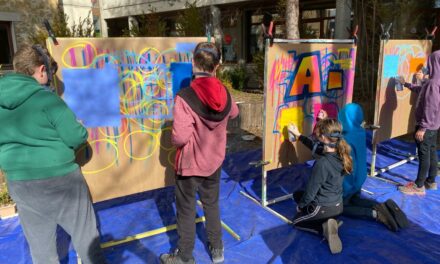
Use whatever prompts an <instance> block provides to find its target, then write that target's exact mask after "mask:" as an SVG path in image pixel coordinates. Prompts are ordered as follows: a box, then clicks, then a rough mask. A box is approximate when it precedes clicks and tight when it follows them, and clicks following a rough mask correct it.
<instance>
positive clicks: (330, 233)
mask: <svg viewBox="0 0 440 264" xmlns="http://www.w3.org/2000/svg"><path fill="white" fill-rule="evenodd" d="M338 228H339V226H338V222H336V220H335V219H333V218H330V219H328V220H327V221H326V222H324V223H323V224H322V231H323V233H324V237H325V239H327V242H328V247H329V248H330V252H332V254H337V253H341V251H342V242H341V239H340V238H339V235H338Z"/></svg>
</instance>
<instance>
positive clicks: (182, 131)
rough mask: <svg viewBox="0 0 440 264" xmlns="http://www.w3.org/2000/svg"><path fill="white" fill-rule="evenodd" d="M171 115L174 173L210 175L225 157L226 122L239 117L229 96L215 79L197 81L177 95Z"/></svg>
mask: <svg viewBox="0 0 440 264" xmlns="http://www.w3.org/2000/svg"><path fill="white" fill-rule="evenodd" d="M173 115H174V122H173V131H172V135H171V140H172V143H173V145H174V146H176V147H177V153H176V166H175V168H176V173H177V174H178V175H182V176H210V175H212V174H213V173H214V172H215V171H216V170H217V169H218V168H219V167H220V166H221V164H222V163H223V160H224V158H225V152H226V127H227V124H228V120H229V119H231V118H235V117H237V115H238V107H237V105H236V103H235V102H234V100H233V99H232V97H231V95H230V94H229V92H228V91H227V89H226V88H225V87H224V85H223V84H222V83H221V82H220V81H219V80H218V79H217V78H215V77H200V78H197V79H195V80H194V81H193V82H192V83H191V87H187V88H184V89H182V90H181V91H180V92H179V93H178V94H177V96H176V99H175V104H174V110H173Z"/></svg>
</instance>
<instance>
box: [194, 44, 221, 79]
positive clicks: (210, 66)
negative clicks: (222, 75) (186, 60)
mask: <svg viewBox="0 0 440 264" xmlns="http://www.w3.org/2000/svg"><path fill="white" fill-rule="evenodd" d="M220 57H221V54H220V50H219V48H218V47H217V46H216V45H215V44H214V43H212V42H200V43H199V44H198V45H197V46H196V48H195V49H194V64H195V66H197V68H199V69H201V70H203V71H206V72H212V71H214V69H215V67H216V66H217V65H218V64H219V63H220Z"/></svg>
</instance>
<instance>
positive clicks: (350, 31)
mask: <svg viewBox="0 0 440 264" xmlns="http://www.w3.org/2000/svg"><path fill="white" fill-rule="evenodd" d="M346 29H347V32H348V34H350V36H351V38H352V39H353V42H354V45H355V46H357V43H358V40H359V38H358V36H357V33H358V30H359V26H358V25H356V26H355V27H354V29H350V28H348V27H347V28H346Z"/></svg>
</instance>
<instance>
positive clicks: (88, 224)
mask: <svg viewBox="0 0 440 264" xmlns="http://www.w3.org/2000/svg"><path fill="white" fill-rule="evenodd" d="M13 63H14V70H15V73H12V74H9V75H6V76H4V77H2V78H0V123H1V124H7V125H2V126H0V169H1V170H2V171H3V172H4V173H5V175H6V179H7V183H8V190H9V192H10V196H11V197H12V199H13V200H14V201H15V203H16V204H17V208H18V214H19V218H20V223H21V225H22V227H23V232H24V234H25V237H26V240H27V241H28V244H29V248H30V251H31V256H32V260H33V263H34V264H39V263H59V258H58V254H57V245H56V230H57V225H60V226H61V227H62V228H63V229H64V230H65V231H66V232H67V233H69V235H70V236H71V237H72V242H73V245H74V247H75V249H76V251H77V253H78V255H79V256H80V257H81V259H82V261H83V263H105V259H104V257H103V255H102V252H101V249H100V243H99V242H100V241H99V233H98V229H97V228H96V218H95V213H94V211H93V206H92V203H91V199H90V194H89V189H88V187H87V184H86V182H85V180H84V177H83V175H82V173H81V170H80V168H79V166H78V164H76V163H75V149H77V148H78V147H79V146H80V145H82V144H83V143H84V142H86V140H87V137H88V134H87V130H86V129H85V128H84V127H83V126H82V125H81V124H80V123H78V122H77V120H76V117H75V115H74V113H73V112H72V111H71V110H70V109H69V108H68V107H67V105H66V104H65V103H64V101H63V100H62V99H61V98H59V97H58V96H57V95H56V94H54V93H52V92H50V91H48V90H46V89H45V88H44V86H43V85H46V84H48V82H49V80H50V79H51V77H52V75H53V74H54V73H55V71H56V63H55V62H54V60H53V59H52V58H51V57H50V55H49V54H48V52H47V50H45V49H44V48H42V47H41V46H39V45H34V46H28V45H27V46H23V47H22V48H20V49H19V50H18V51H17V53H16V54H15V55H14V61H13Z"/></svg>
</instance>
